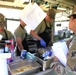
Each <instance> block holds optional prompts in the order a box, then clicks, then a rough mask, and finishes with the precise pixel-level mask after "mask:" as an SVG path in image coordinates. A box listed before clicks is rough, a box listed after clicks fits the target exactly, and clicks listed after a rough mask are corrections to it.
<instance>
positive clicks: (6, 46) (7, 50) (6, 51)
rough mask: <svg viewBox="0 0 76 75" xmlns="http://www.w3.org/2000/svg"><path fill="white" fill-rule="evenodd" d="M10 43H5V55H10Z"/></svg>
mask: <svg viewBox="0 0 76 75" xmlns="http://www.w3.org/2000/svg"><path fill="white" fill-rule="evenodd" d="M9 46H10V45H9V43H5V49H4V53H9Z"/></svg>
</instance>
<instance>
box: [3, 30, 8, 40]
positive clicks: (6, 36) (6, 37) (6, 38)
mask: <svg viewBox="0 0 76 75" xmlns="http://www.w3.org/2000/svg"><path fill="white" fill-rule="evenodd" d="M4 33H5V38H2V41H5V40H8V35H7V33H6V31H5V30H4Z"/></svg>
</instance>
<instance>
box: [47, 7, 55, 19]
mask: <svg viewBox="0 0 76 75" xmlns="http://www.w3.org/2000/svg"><path fill="white" fill-rule="evenodd" d="M55 14H56V12H55V10H54V9H53V8H51V9H49V10H48V11H47V15H48V16H49V17H50V18H52V19H55Z"/></svg>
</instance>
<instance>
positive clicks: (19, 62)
mask: <svg viewBox="0 0 76 75" xmlns="http://www.w3.org/2000/svg"><path fill="white" fill-rule="evenodd" d="M28 65H31V66H32V68H30V69H29V70H26V71H24V72H19V73H16V74H12V71H13V70H16V69H18V68H21V67H24V66H28ZM8 66H9V70H10V72H11V74H12V75H30V74H31V75H32V74H33V73H35V72H37V71H38V69H39V68H40V67H41V65H40V64H38V63H37V62H36V61H33V60H31V59H25V60H21V59H20V60H19V59H18V60H16V61H14V62H12V63H9V65H8Z"/></svg>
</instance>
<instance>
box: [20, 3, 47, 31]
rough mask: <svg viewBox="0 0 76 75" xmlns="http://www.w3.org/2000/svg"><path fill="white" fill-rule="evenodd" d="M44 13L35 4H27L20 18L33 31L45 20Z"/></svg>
mask: <svg viewBox="0 0 76 75" xmlns="http://www.w3.org/2000/svg"><path fill="white" fill-rule="evenodd" d="M45 16H46V13H45V12H44V11H43V10H42V9H41V8H40V7H39V6H38V5H37V4H36V3H34V4H32V3H29V4H28V5H27V6H26V7H25V8H24V9H23V10H22V13H21V15H20V18H21V19H22V20H23V22H24V23H25V24H27V25H28V26H29V27H30V28H31V29H32V30H34V29H35V28H36V27H37V26H38V25H39V23H40V22H41V21H42V20H43V19H44V18H45Z"/></svg>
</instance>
